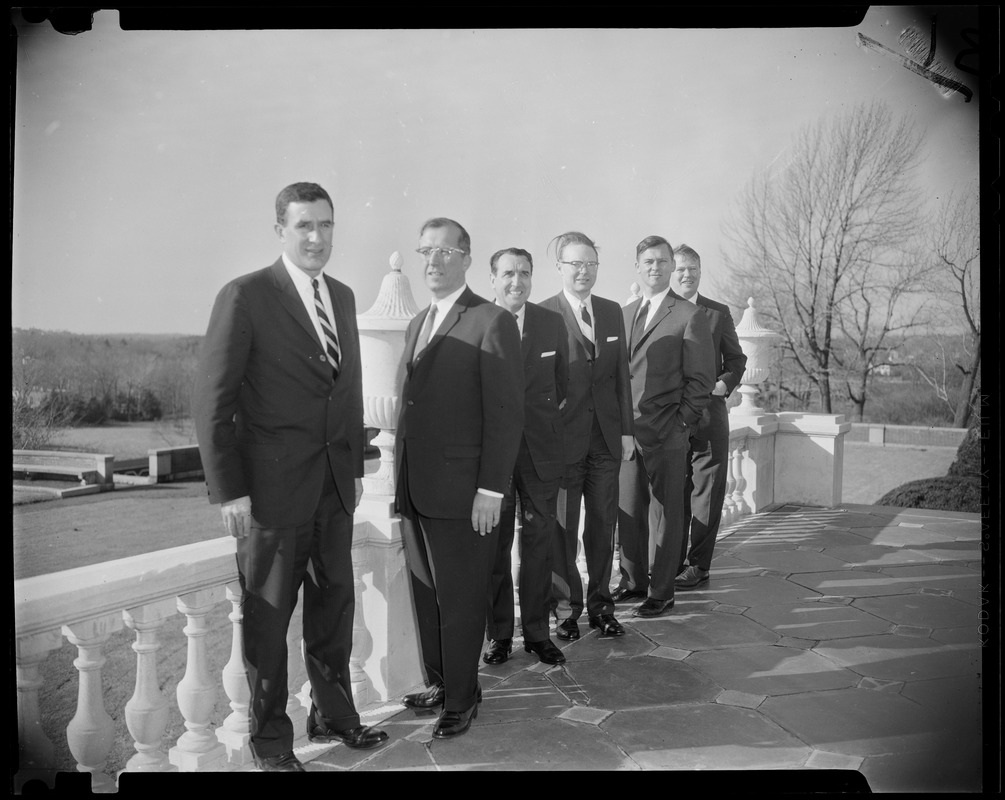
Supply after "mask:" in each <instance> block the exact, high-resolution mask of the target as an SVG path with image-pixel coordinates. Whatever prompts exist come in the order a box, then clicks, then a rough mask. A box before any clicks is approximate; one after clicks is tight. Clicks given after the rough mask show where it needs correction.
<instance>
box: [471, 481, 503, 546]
mask: <svg viewBox="0 0 1005 800" xmlns="http://www.w3.org/2000/svg"><path fill="white" fill-rule="evenodd" d="M501 512H502V498H501V497H492V496H490V495H487V494H483V493H482V492H476V493H475V502H474V504H473V505H472V506H471V527H472V528H473V529H474V530H475V531H476V532H477V533H478V535H479V536H485V535H486V534H487V533H488V532H489V531H491V530H492V529H493V528H494V527H495V526H496V525H498V524H499V516H500V514H501Z"/></svg>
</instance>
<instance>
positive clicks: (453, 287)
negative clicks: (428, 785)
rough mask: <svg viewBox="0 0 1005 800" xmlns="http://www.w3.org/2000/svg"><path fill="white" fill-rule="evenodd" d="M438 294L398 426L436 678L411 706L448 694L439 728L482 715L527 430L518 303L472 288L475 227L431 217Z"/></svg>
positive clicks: (430, 669) (423, 240)
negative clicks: (503, 303)
mask: <svg viewBox="0 0 1005 800" xmlns="http://www.w3.org/2000/svg"><path fill="white" fill-rule="evenodd" d="M419 235H420V239H419V247H418V253H419V254H420V255H421V256H422V257H423V259H424V260H425V262H426V266H425V272H424V276H425V280H426V286H427V287H428V288H429V290H430V292H431V293H432V296H433V297H432V303H431V304H430V306H429V308H427V309H426V310H425V311H423V312H420V313H419V314H418V315H417V316H416V317H415V318H414V319H413V320H412V321H411V322H410V323H409V326H408V331H407V334H406V344H405V352H404V358H405V372H406V375H405V383H404V386H403V387H402V393H401V414H400V417H399V420H398V430H397V442H396V451H397V463H398V480H397V486H396V490H397V504H398V510H399V512H400V513H401V515H402V522H403V525H402V529H403V536H404V539H405V549H406V554H407V557H408V566H409V569H410V571H411V577H412V594H413V599H414V601H415V611H416V617H417V619H418V626H419V642H420V646H421V648H422V661H423V665H424V667H425V671H426V679H427V682H428V683H429V687H428V689H427V690H426V691H424V692H420V693H417V694H411V695H406V696H405V698H404V700H403V702H404V704H405V705H406V706H408V707H409V708H416V709H430V708H438V707H439V706H441V705H442V706H443V712H442V713H441V714H440V718H439V720H438V721H437V723H436V726H435V728H434V729H433V736H434V737H435V738H438V739H443V738H448V737H451V736H457V735H460V734H462V733H465V732H466V731H467V730H468V728H470V726H471V721H472V719H473V718H474V717H475V716H477V713H478V702H479V701H480V700H481V688H480V687H479V686H478V657H479V655H480V654H481V649H482V642H483V641H484V636H485V606H486V602H485V598H486V596H487V594H488V582H489V570H490V569H491V566H492V560H493V558H494V556H495V551H496V540H497V536H498V532H497V525H498V523H499V518H500V513H501V509H502V500H503V496H504V494H505V492H506V490H507V488H508V487H509V482H510V478H511V476H512V474H513V464H514V463H515V461H516V455H517V449H518V448H519V446H520V433H521V431H522V430H523V367H522V364H521V360H520V333H519V331H518V329H517V325H516V321H515V320H514V319H513V315H512V314H509V313H507V312H506V311H505V310H503V309H501V308H499V307H498V306H496V305H494V304H493V303H490V302H489V301H488V300H485V299H484V298H482V297H479V296H478V295H476V294H475V293H474V292H472V291H471V290H470V289H469V288H468V286H467V284H466V282H465V273H466V272H467V269H468V267H469V266H471V238H470V237H469V236H468V233H467V231H465V230H464V228H463V227H461V225H460V224H458V223H457V222H454V221H453V220H450V219H446V218H442V217H439V218H436V219H431V220H429V221H428V222H426V223H425V224H424V225H423V226H422V228H421V230H420V234H419Z"/></svg>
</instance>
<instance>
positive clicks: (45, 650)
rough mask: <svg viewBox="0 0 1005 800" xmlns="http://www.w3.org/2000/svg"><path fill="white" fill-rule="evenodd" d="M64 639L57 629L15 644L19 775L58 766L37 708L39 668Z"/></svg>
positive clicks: (39, 684)
mask: <svg viewBox="0 0 1005 800" xmlns="http://www.w3.org/2000/svg"><path fill="white" fill-rule="evenodd" d="M62 643H63V638H62V636H60V633H59V631H58V630H51V631H45V632H44V633H38V634H35V635H33V636H25V637H23V638H20V639H18V640H17V643H16V659H17V666H16V674H17V741H18V748H19V751H18V766H19V774H21V773H25V771H30V770H49V769H52V768H53V767H54V766H55V759H54V757H53V747H52V742H51V741H49V737H48V736H46V735H45V731H44V730H43V729H42V717H41V714H40V713H39V708H38V690H39V689H41V688H42V685H43V682H42V678H41V676H40V675H39V672H38V670H39V667H40V666H41V665H42V662H44V661H45V659H46V658H47V657H48V655H49V653H51V652H52V651H53V650H57V649H59V647H60V646H61V645H62Z"/></svg>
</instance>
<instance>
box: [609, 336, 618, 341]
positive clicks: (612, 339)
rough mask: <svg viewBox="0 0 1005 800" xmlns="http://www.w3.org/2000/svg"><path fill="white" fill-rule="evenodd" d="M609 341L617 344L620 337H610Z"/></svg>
mask: <svg viewBox="0 0 1005 800" xmlns="http://www.w3.org/2000/svg"><path fill="white" fill-rule="evenodd" d="M607 341H609V342H616V341H618V337H617V336H608V337H607Z"/></svg>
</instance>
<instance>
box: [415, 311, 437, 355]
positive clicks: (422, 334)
mask: <svg viewBox="0 0 1005 800" xmlns="http://www.w3.org/2000/svg"><path fill="white" fill-rule="evenodd" d="M435 319H436V304H435V303H433V304H432V305H431V306H430V307H429V313H428V314H426V319H425V321H424V322H423V323H422V330H421V331H419V340H418V341H417V342H416V343H415V352H414V353H413V354H412V363H413V364H414V363H415V362H416V361H418V360H419V356H420V355H422V351H423V350H425V349H426V346H427V345H428V344H429V334H430V333H431V332H432V330H433V321H434V320H435Z"/></svg>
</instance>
